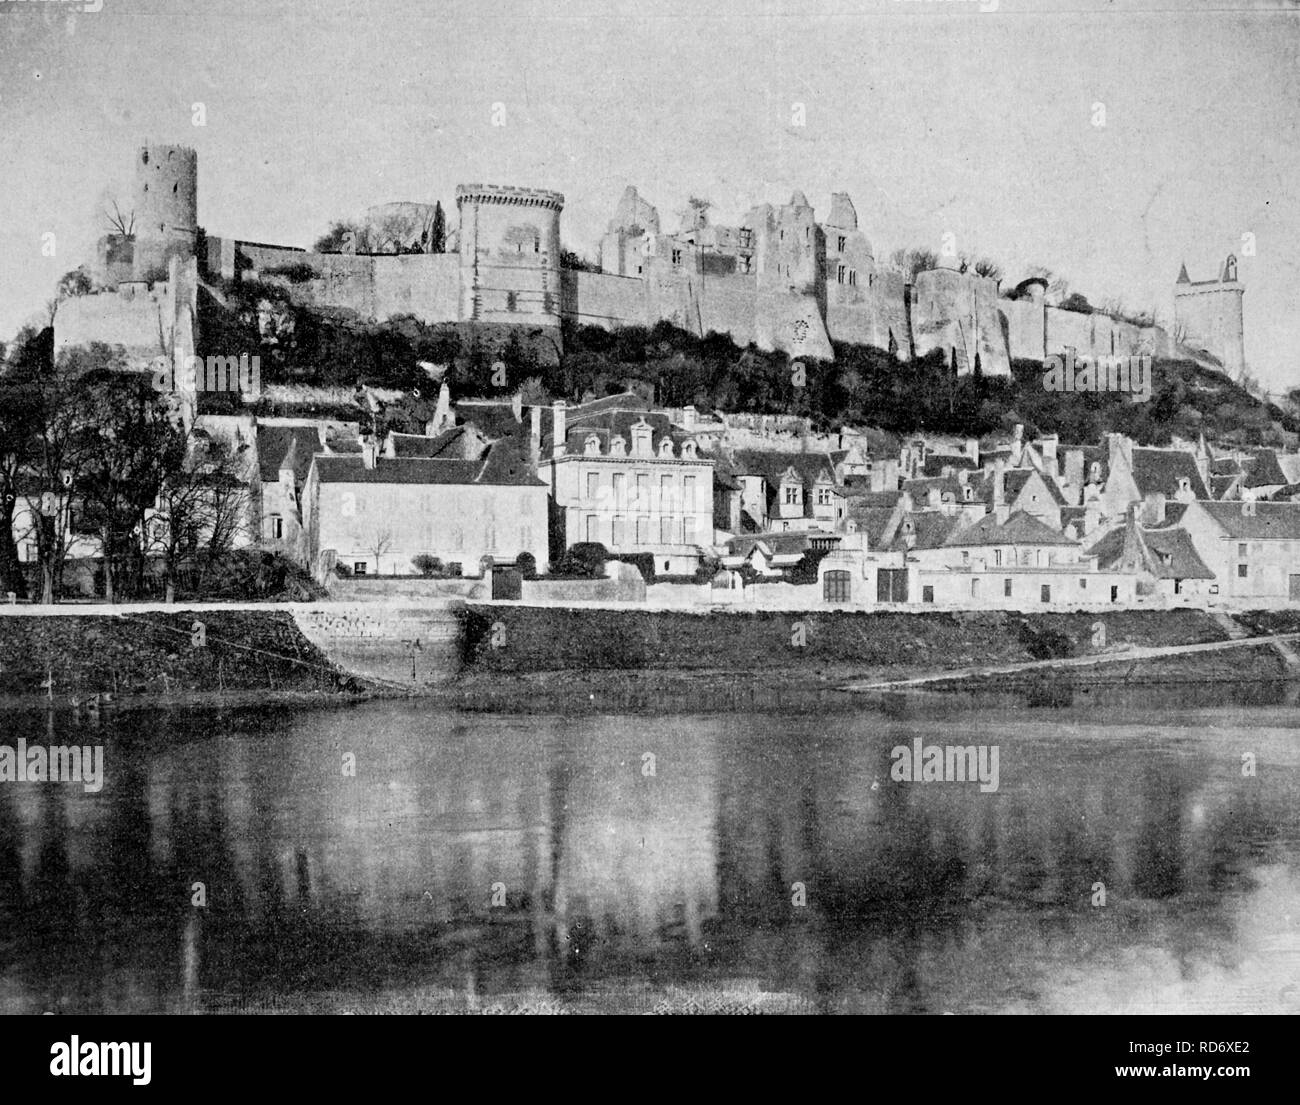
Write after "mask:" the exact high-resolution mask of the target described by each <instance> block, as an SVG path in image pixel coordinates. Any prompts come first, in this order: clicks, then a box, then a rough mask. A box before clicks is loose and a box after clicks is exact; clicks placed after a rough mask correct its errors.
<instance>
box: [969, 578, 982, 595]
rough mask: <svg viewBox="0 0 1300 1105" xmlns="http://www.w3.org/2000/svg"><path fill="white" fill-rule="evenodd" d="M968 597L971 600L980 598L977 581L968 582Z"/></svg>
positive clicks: (978, 582)
mask: <svg viewBox="0 0 1300 1105" xmlns="http://www.w3.org/2000/svg"><path fill="white" fill-rule="evenodd" d="M970 597H971V598H973V599H977V598H979V597H980V581H979V580H978V579H972V580H971V581H970Z"/></svg>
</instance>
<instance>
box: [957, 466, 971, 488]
mask: <svg viewBox="0 0 1300 1105" xmlns="http://www.w3.org/2000/svg"><path fill="white" fill-rule="evenodd" d="M956 475H957V482H958V483H959V484H961V486H962V487H965V486H966V482H967V481H968V480H969V479H970V469H969V468H958V469H957V472H956Z"/></svg>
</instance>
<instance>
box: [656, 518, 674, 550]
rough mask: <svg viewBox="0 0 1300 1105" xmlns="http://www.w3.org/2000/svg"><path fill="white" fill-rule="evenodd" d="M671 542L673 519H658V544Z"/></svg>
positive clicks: (669, 543)
mask: <svg viewBox="0 0 1300 1105" xmlns="http://www.w3.org/2000/svg"><path fill="white" fill-rule="evenodd" d="M672 543H673V520H672V519H671V518H660V519H659V544H661V545H671V544H672Z"/></svg>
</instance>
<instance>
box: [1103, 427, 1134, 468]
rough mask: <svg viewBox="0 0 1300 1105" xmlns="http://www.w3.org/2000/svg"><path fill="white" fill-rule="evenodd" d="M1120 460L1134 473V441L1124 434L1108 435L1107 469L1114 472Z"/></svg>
mask: <svg viewBox="0 0 1300 1105" xmlns="http://www.w3.org/2000/svg"><path fill="white" fill-rule="evenodd" d="M1120 458H1123V461H1124V464H1125V465H1126V466H1127V467H1128V470H1129V471H1130V472H1131V471H1133V439H1132V438H1130V437H1125V436H1124V435H1123V434H1107V435H1106V469H1107V472H1108V473H1110V472H1113V471H1114V470H1115V466H1116V464H1117V463H1118V462H1119V460H1120Z"/></svg>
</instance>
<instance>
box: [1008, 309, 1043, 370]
mask: <svg viewBox="0 0 1300 1105" xmlns="http://www.w3.org/2000/svg"><path fill="white" fill-rule="evenodd" d="M1046 309H1047V307H1046V304H1044V303H1043V301H1042V300H1041V299H1003V300H999V302H998V310H999V311H1001V312H1002V317H1003V318H1004V319H1005V320H1006V324H1007V345H1008V346H1009V347H1010V351H1011V356H1012V358H1013V359H1014V360H1031V361H1038V360H1042V358H1043V357H1044V356H1045V355H1046V348H1047V345H1046V342H1047V329H1046V328H1047V319H1046V316H1045V314H1044V312H1045V311H1046Z"/></svg>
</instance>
